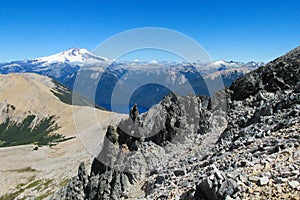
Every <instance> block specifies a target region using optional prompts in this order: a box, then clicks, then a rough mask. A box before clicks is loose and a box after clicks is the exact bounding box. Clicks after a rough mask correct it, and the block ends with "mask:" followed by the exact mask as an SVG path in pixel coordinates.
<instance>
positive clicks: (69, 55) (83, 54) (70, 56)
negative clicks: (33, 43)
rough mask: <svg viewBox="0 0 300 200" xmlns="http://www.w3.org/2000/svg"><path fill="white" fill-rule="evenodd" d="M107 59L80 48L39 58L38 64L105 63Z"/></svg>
mask: <svg viewBox="0 0 300 200" xmlns="http://www.w3.org/2000/svg"><path fill="white" fill-rule="evenodd" d="M107 60H108V59H107V58H104V57H100V56H96V55H95V54H93V53H91V52H90V51H88V50H87V49H84V48H82V49H80V48H71V49H68V50H66V51H63V52H60V53H57V54H54V55H51V56H46V57H41V58H37V59H36V61H37V62H46V63H65V62H69V63H74V62H78V63H83V62H104V61H107Z"/></svg>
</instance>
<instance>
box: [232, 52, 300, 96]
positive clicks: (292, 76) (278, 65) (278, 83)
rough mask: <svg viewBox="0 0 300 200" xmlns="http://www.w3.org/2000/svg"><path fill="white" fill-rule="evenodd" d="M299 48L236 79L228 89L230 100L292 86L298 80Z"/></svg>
mask: <svg viewBox="0 0 300 200" xmlns="http://www.w3.org/2000/svg"><path fill="white" fill-rule="evenodd" d="M299 58H300V47H298V48H296V49H294V50H293V51H291V52H289V53H287V54H286V55H284V56H282V57H280V58H277V59H276V60H274V61H272V62H270V63H268V64H267V65H266V66H264V67H261V68H258V69H256V70H254V71H253V72H251V73H249V74H246V75H245V76H243V77H241V78H239V79H237V80H236V81H235V82H234V83H233V84H232V85H231V87H230V89H231V90H232V91H233V94H232V98H233V99H235V100H242V99H246V98H248V97H249V96H250V95H254V94H256V93H257V92H258V91H259V90H262V89H264V90H266V91H268V92H276V91H280V90H286V89H289V88H290V87H292V86H294V85H295V83H297V82H299V80H300V70H299V65H300V59H299Z"/></svg>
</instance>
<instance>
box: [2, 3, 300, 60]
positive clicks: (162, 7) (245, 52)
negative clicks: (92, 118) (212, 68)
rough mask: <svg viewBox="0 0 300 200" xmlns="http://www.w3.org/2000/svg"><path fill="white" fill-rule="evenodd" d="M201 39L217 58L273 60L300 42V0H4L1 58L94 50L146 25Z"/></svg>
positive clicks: (9, 58)
mask: <svg viewBox="0 0 300 200" xmlns="http://www.w3.org/2000/svg"><path fill="white" fill-rule="evenodd" d="M149 26H150V27H164V28H169V29H174V30H177V31H180V32H182V33H184V34H186V35H188V36H190V37H192V38H194V39H195V40H196V41H198V42H199V43H200V44H201V45H202V46H203V47H204V48H205V49H206V50H207V51H208V52H209V54H210V55H211V57H212V58H213V59H214V60H220V59H224V60H237V61H250V60H255V61H270V60H272V59H274V58H276V57H277V56H279V55H281V54H284V53H285V52H287V51H289V50H291V49H292V48H294V47H297V46H298V45H300V1H299V0H298V1H296V0H295V1H289V0H286V1H284V0H281V1H276V0H273V1H272V0H260V1H254V0H252V1H250V0H227V1H226V0H223V1H214V0H206V1H201V0H198V1H196V0H195V1H189V0H184V1H176V0H175V1H167V0H151V1H146V0H145V1H143V0H123V1H113V0H96V1H92V0H82V1H76V0H73V1H66V0H65V1H63V0H60V1H57V0H51V1H41V0H40V1H30V0H23V1H14V0H2V1H0V62H4V61H10V60H20V59H25V58H27V59H30V58H34V57H40V56H46V55H50V54H53V53H56V52H59V51H63V50H66V49H68V48H71V47H74V46H76V47H83V48H87V49H89V50H91V49H93V48H94V47H95V46H96V45H97V44H99V43H100V42H102V41H103V40H105V39H106V38H108V37H110V36H112V35H114V34H117V33H119V32H121V31H125V30H128V29H132V28H138V27H149Z"/></svg>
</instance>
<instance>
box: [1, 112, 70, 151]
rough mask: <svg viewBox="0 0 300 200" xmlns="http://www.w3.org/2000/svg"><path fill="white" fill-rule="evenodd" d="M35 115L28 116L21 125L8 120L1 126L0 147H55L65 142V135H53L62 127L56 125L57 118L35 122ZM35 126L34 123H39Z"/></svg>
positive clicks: (52, 117)
mask: <svg viewBox="0 0 300 200" xmlns="http://www.w3.org/2000/svg"><path fill="white" fill-rule="evenodd" d="M36 118H37V117H36V116H35V115H28V116H27V117H26V118H25V119H24V120H23V121H22V122H21V123H16V122H14V121H12V120H11V119H10V118H7V119H6V121H4V122H3V123H2V124H0V147H8V146H16V145H25V144H36V145H39V146H42V145H53V144H57V143H58V142H61V141H65V140H66V139H69V138H65V137H64V136H63V135H61V134H58V133H53V132H54V131H56V130H57V129H59V128H60V127H59V126H58V125H57V123H55V120H54V119H55V116H50V117H46V118H43V119H42V120H35V119H36ZM37 121H38V124H34V123H33V122H37ZM33 124H34V126H33Z"/></svg>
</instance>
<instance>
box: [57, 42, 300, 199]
mask: <svg viewBox="0 0 300 200" xmlns="http://www.w3.org/2000/svg"><path fill="white" fill-rule="evenodd" d="M299 70H300V48H297V49H295V50H293V51H291V52H289V53H288V54H286V55H284V56H282V57H280V58H278V59H276V60H275V61H273V62H271V63H269V64H267V65H266V66H265V67H261V68H259V69H257V70H255V71H253V72H251V73H249V74H248V75H246V76H244V77H242V78H240V79H238V80H237V81H236V82H234V83H233V85H232V86H231V87H230V88H229V89H228V90H224V91H221V92H219V93H217V94H216V95H214V96H213V97H212V98H211V99H208V98H204V97H195V96H187V97H178V96H175V95H173V94H171V95H169V96H167V97H165V98H164V100H163V101H162V102H161V103H160V104H158V105H156V106H155V107H154V108H153V109H150V110H149V111H148V112H147V113H145V114H142V115H139V113H138V112H137V110H136V108H135V107H134V108H133V109H132V111H131V114H130V117H129V119H127V120H124V121H122V122H121V123H120V124H119V125H118V127H116V128H115V127H112V126H109V127H108V129H107V133H106V138H105V140H104V143H103V148H102V150H101V152H100V154H99V156H98V157H97V158H95V160H94V162H93V164H92V169H91V173H90V174H89V175H88V173H87V172H86V171H85V170H84V166H83V164H82V165H80V167H79V170H78V175H77V176H76V177H74V178H73V179H72V180H71V181H70V182H69V184H68V185H67V186H66V187H65V188H62V189H61V190H60V191H59V192H58V193H57V194H56V195H55V196H54V197H53V198H54V199H56V198H58V199H59V198H60V199H280V198H283V199H299V196H300V173H299V168H300V147H299V143H300V137H299V131H300V120H299V115H300V77H299V74H300V73H299ZM225 117H226V118H225ZM149 133H152V134H153V135H147V134H149Z"/></svg>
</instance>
